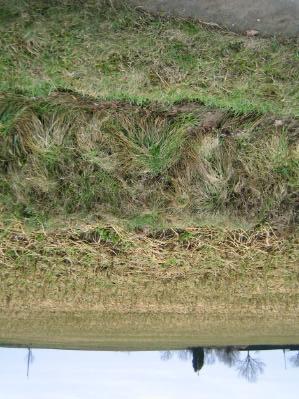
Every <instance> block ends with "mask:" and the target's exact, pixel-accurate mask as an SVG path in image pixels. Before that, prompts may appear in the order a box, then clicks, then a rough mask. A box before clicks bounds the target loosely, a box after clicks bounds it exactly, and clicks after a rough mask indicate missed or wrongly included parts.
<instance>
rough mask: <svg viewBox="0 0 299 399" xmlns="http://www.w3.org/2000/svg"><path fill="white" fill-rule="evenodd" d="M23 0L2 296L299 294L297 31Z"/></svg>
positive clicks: (12, 61)
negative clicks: (298, 236)
mask: <svg viewBox="0 0 299 399" xmlns="http://www.w3.org/2000/svg"><path fill="white" fill-rule="evenodd" d="M33 3H34V5H35V6H34V7H33V6H32V4H33ZM52 3H53V4H54V2H52ZM17 4H19V5H16V3H15V2H8V1H7V2H4V6H3V7H2V8H1V15H0V20H1V25H0V29H1V37H0V44H1V45H0V90H1V96H0V114H1V125H0V131H1V133H0V134H1V135H0V140H1V148H0V161H1V164H0V177H1V180H0V210H1V212H2V213H1V220H0V235H1V243H0V264H1V266H2V267H1V273H2V277H1V281H2V282H3V284H2V287H1V288H2V289H1V301H2V303H3V304H6V305H7V304H9V305H11V306H13V305H15V306H18V307H31V306H32V307H35V308H38V307H54V308H55V307H58V308H59V307H61V308H65V307H68V306H69V304H71V306H72V304H74V303H76V306H78V307H82V308H86V307H89V308H90V307H93V308H98V309H100V308H101V309H103V308H106V309H108V310H109V309H112V308H113V309H117V307H119V309H121V310H126V309H127V310H133V309H137V308H140V309H143V310H144V309H145V310H148V309H156V308H160V309H162V308H164V309H166V310H167V309H168V310H169V311H173V310H177V309H183V308H184V309H185V310H186V311H192V310H196V309H198V308H200V307H202V306H206V305H207V304H208V303H209V302H211V294H210V293H211V290H212V292H214V291H213V290H215V289H216V288H217V292H218V293H219V295H218V296H217V298H216V297H215V296H214V298H213V300H214V303H215V306H219V307H220V308H221V306H222V305H221V304H222V303H223V302H224V300H225V301H226V302H227V303H230V304H231V306H239V302H240V301H241V303H243V304H244V306H245V305H248V306H249V307H250V304H251V303H252V300H253V301H254V302H255V303H257V305H260V306H262V305H265V307H266V308H267V309H269V306H270V303H271V302H272V303H274V304H275V306H277V308H276V309H278V310H277V311H279V309H282V308H284V307H288V306H290V303H292V304H293V306H295V307H296V304H297V301H298V270H297V267H296V258H297V255H298V254H297V252H296V242H295V238H294V223H296V198H297V192H298V181H299V178H298V169H299V168H298V163H299V161H298V122H297V121H296V120H295V116H296V115H298V107H297V106H298V80H299V68H298V47H297V43H296V42H295V41H289V42H284V43H283V42H279V41H277V40H275V39H259V38H245V37H241V36H237V35H234V34H231V33H227V32H223V31H216V30H212V29H209V28H208V27H206V26H205V27H204V26H201V25H199V24H197V23H195V22H192V21H186V20H174V19H159V18H157V17H152V16H149V15H146V14H143V13H136V12H135V11H132V10H129V9H127V8H124V7H122V8H121V9H118V10H115V9H111V8H109V7H107V6H105V7H103V5H105V4H104V2H103V1H102V2H99V1H97V2H92V1H88V2H84V5H82V4H81V5H80V6H78V7H77V8H76V7H74V6H68V5H67V4H68V3H67V2H59V5H57V4H56V6H55V7H49V6H46V5H45V4H46V3H45V2H38V1H34V2H33V1H32V2H30V1H29V2H26V4H25V3H24V4H22V5H20V4H21V3H20V2H17ZM47 4H48V5H49V4H50V3H49V2H47ZM61 4H62V5H61ZM65 91H69V92H65ZM104 99H106V100H107V99H108V100H109V101H106V102H103V100H104ZM211 117H212V120H213V121H214V122H212V124H211ZM215 120H216V122H215ZM275 120H279V123H278V125H277V123H276V125H275ZM53 204H54V205H53ZM24 223H25V224H24ZM107 226H108V227H107ZM202 226H205V227H202ZM207 226H209V227H207ZM213 226H214V227H213ZM215 226H218V227H217V228H216V227H215ZM271 226H272V227H271ZM287 240H288V241H287ZM128 260H129V262H128ZM83 271H84V272H83ZM228 286H229V287H230V290H231V292H234V295H233V296H232V297H231V298H230V299H229V298H227V294H226V293H227V289H228ZM128 292H130V295H129V296H128ZM190 292H191V293H192V294H190ZM286 294H288V295H286ZM252 298H254V299H252ZM210 305H211V304H210ZM273 306H274V305H273Z"/></svg>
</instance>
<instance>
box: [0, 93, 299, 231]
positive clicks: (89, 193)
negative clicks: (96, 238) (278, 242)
mask: <svg viewBox="0 0 299 399" xmlns="http://www.w3.org/2000/svg"><path fill="white" fill-rule="evenodd" d="M0 116H1V121H2V133H1V141H2V145H1V150H0V151H1V164H0V173H1V176H2V183H1V187H0V195H1V199H2V203H3V206H4V207H5V208H6V209H8V210H9V211H10V212H13V213H14V214H15V215H17V214H18V215H19V216H20V217H23V218H30V215H32V216H33V217H35V216H36V215H38V214H39V213H40V214H41V215H42V216H43V217H46V218H47V217H53V216H57V215H63V214H76V213H78V212H79V213H82V212H83V213H85V215H87V214H89V215H91V214H92V215H94V217H103V214H104V215H110V216H111V217H117V218H118V219H122V220H127V221H129V224H131V225H134V223H135V224H136V226H137V225H138V224H140V223H141V220H142V218H144V216H142V215H149V218H152V216H150V215H151V214H152V215H156V216H155V217H154V218H153V220H152V221H149V224H152V223H158V224H160V226H163V225H164V226H165V227H167V225H168V226H170V227H173V226H174V227H177V223H179V219H185V220H187V219H188V218H189V220H190V221H189V222H187V221H186V222H185V225H188V223H189V224H190V223H191V224H195V225H197V223H199V220H200V219H202V218H207V217H211V218H212V217H214V216H215V215H217V214H219V215H226V216H227V217H228V218H229V217H230V218H232V219H233V218H235V219H236V218H239V219H242V220H243V221H244V223H250V224H251V226H254V225H256V224H257V225H258V224H260V223H262V224H263V223H271V224H272V226H274V225H275V226H276V227H277V228H280V229H283V228H286V227H288V226H289V225H292V224H294V223H295V221H296V196H297V194H296V193H297V192H298V181H299V179H298V169H299V168H298V162H299V158H298V151H297V144H296V143H297V136H296V129H298V128H297V125H296V121H295V120H292V119H290V120H285V121H284V122H283V126H280V127H275V118H274V119H273V118H269V116H258V115H255V114H243V115H236V114H233V113H232V112H224V111H222V112H219V111H218V110H215V109H211V108H207V107H205V106H204V105H200V104H194V103H192V104H185V105H176V106H165V105H159V104H156V105H154V104H151V105H148V106H137V105H130V104H128V103H120V102H117V101H114V102H101V101H98V102H94V101H93V100H92V99H88V98H83V97H81V96H79V95H76V94H75V93H72V94H69V93H59V92H56V93H53V94H52V96H49V97H48V98H38V99H30V98H28V97H26V96H22V95H16V94H3V95H2V96H1V97H0ZM211 121H212V122H211ZM215 121H216V122H215ZM210 123H212V124H213V123H214V126H213V125H211V124H210ZM294 132H295V136H294ZM53 203H54V204H55V206H54V207H53ZM136 218H137V219H136ZM146 218H147V216H145V219H146ZM134 220H135V222H134ZM167 220H168V221H167ZM130 221H131V222H130ZM144 223H145V224H148V221H146V220H144Z"/></svg>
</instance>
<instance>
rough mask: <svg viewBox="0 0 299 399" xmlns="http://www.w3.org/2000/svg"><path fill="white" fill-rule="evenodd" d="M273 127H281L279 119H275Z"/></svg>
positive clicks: (281, 122) (281, 123)
mask: <svg viewBox="0 0 299 399" xmlns="http://www.w3.org/2000/svg"><path fill="white" fill-rule="evenodd" d="M274 126H275V127H281V126H283V121H282V120H281V119H276V120H275V121H274Z"/></svg>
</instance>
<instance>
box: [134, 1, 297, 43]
mask: <svg viewBox="0 0 299 399" xmlns="http://www.w3.org/2000/svg"><path fill="white" fill-rule="evenodd" d="M132 1H133V3H134V4H136V5H137V6H142V7H144V8H146V9H148V10H150V11H151V12H163V13H167V14H171V15H173V14H175V15H179V16H184V17H194V18H200V19H202V20H203V21H206V22H213V23H217V24H220V25H223V26H225V27H227V28H228V29H230V30H232V31H237V32H245V31H247V30H252V29H254V30H257V31H259V32H260V34H261V35H265V36H267V35H281V36H285V37H288V36H290V37H291V36H298V34H299V24H298V20H299V0H252V1H247V0H227V1H223V0H212V1H211V0H132Z"/></svg>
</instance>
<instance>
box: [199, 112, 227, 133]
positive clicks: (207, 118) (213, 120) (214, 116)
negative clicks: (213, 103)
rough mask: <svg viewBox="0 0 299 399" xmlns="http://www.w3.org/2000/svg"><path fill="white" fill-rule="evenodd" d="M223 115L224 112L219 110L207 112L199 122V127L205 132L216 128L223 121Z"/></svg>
mask: <svg viewBox="0 0 299 399" xmlns="http://www.w3.org/2000/svg"><path fill="white" fill-rule="evenodd" d="M224 115H225V114H224V112H221V111H211V112H207V113H206V114H205V115H204V118H203V120H202V122H201V125H200V127H201V129H202V130H203V131H205V132H209V131H211V130H213V129H217V128H218V127H219V126H220V124H221V122H222V121H223V118H224Z"/></svg>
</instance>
